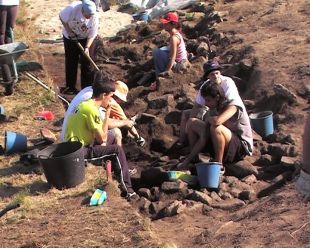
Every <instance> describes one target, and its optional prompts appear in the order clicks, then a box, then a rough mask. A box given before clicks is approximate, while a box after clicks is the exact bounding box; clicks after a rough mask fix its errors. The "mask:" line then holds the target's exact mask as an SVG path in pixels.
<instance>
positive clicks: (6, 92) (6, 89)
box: [4, 83, 13, 96]
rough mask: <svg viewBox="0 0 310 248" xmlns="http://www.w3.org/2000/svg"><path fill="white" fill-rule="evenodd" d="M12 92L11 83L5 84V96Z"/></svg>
mask: <svg viewBox="0 0 310 248" xmlns="http://www.w3.org/2000/svg"><path fill="white" fill-rule="evenodd" d="M12 94H13V83H10V84H8V85H6V86H5V92H4V95H6V96H10V95H12Z"/></svg>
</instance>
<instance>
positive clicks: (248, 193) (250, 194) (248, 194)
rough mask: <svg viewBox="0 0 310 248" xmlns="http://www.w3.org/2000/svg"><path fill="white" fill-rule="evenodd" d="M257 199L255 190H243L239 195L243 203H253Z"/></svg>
mask: <svg viewBox="0 0 310 248" xmlns="http://www.w3.org/2000/svg"><path fill="white" fill-rule="evenodd" d="M255 198H256V194H255V192H254V190H243V191H241V192H240V193H239V199H240V200H243V201H253V200H254V199H255Z"/></svg>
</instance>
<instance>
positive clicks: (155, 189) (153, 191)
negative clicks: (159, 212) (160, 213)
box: [151, 187, 160, 201]
mask: <svg viewBox="0 0 310 248" xmlns="http://www.w3.org/2000/svg"><path fill="white" fill-rule="evenodd" d="M151 194H152V201H158V200H159V199H160V190H159V187H152V188H151Z"/></svg>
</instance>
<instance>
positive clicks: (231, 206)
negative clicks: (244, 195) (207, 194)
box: [211, 198, 245, 211]
mask: <svg viewBox="0 0 310 248" xmlns="http://www.w3.org/2000/svg"><path fill="white" fill-rule="evenodd" d="M211 206H212V207H213V208H219V209H222V210H228V211H233V210H236V209H239V208H241V207H243V206H245V202H244V201H242V200H240V199H237V198H234V199H228V200H225V201H221V202H215V203H213V204H212V205H211Z"/></svg>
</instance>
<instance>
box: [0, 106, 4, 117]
mask: <svg viewBox="0 0 310 248" xmlns="http://www.w3.org/2000/svg"><path fill="white" fill-rule="evenodd" d="M0 114H1V115H4V114H5V110H4V107H3V105H1V104H0Z"/></svg>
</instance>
